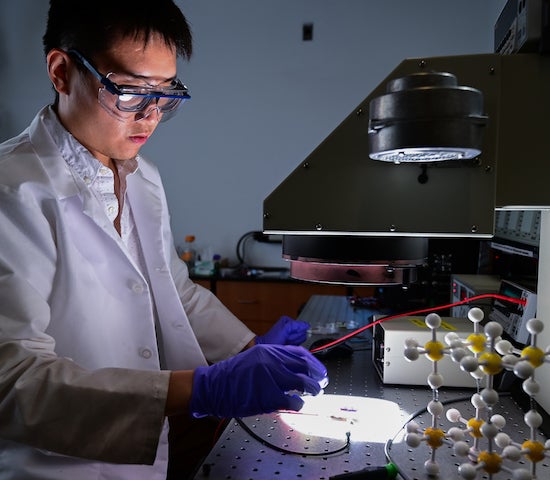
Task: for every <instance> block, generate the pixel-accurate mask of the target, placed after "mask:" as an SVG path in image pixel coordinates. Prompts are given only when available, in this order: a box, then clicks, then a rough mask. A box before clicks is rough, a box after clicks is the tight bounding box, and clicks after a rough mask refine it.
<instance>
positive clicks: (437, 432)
mask: <svg viewBox="0 0 550 480" xmlns="http://www.w3.org/2000/svg"><path fill="white" fill-rule="evenodd" d="M424 435H425V436H426V443H427V444H428V445H429V446H430V447H432V448H439V447H441V445H443V439H444V438H445V432H444V431H443V430H441V429H439V428H427V429H426V430H425V431H424Z"/></svg>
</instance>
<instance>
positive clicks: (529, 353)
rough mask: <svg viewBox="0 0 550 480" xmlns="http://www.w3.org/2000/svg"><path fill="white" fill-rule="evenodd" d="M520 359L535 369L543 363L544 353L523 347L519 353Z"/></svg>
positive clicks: (534, 348)
mask: <svg viewBox="0 0 550 480" xmlns="http://www.w3.org/2000/svg"><path fill="white" fill-rule="evenodd" d="M521 358H525V359H527V360H528V361H529V363H530V364H531V365H533V367H535V368H537V367H540V366H541V365H542V364H543V363H544V352H543V351H542V350H541V349H540V348H537V347H533V346H529V347H525V348H524V349H523V350H522V351H521Z"/></svg>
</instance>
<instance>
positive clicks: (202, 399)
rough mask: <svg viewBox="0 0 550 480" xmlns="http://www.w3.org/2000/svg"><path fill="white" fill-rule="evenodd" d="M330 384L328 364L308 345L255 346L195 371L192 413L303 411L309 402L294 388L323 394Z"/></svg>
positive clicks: (230, 414) (222, 414)
mask: <svg viewBox="0 0 550 480" xmlns="http://www.w3.org/2000/svg"><path fill="white" fill-rule="evenodd" d="M327 383H328V379H327V370H326V368H325V366H324V365H323V364H322V363H321V362H320V361H319V360H317V359H316V358H315V357H314V356H313V355H312V354H311V353H309V352H308V351H307V350H306V349H305V348H303V347H296V346H281V345H255V346H254V347H252V348H250V349H248V350H245V351H244V352H242V353H239V354H238V355H235V356H234V357H231V358H229V359H227V360H223V361H221V362H219V363H216V364H214V365H212V366H210V367H197V368H196V369H195V372H194V375H193V391H192V392H191V402H190V412H191V414H192V415H193V416H194V417H203V416H206V415H214V416H218V417H222V418H227V417H246V416H249V415H257V414H260V413H270V412H274V411H275V410H279V409H288V410H300V409H301V408H302V406H303V404H304V401H303V400H302V399H301V398H300V397H299V396H298V395H296V394H295V393H292V392H295V391H298V392H304V393H310V394H312V395H317V394H318V393H319V392H320V391H321V390H322V388H323V387H325V386H326V385H327ZM289 392H290V393H289Z"/></svg>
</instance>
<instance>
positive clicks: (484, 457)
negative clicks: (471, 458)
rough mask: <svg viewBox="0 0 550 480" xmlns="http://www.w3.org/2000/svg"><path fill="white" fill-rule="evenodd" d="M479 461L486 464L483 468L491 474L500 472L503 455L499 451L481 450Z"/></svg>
mask: <svg viewBox="0 0 550 480" xmlns="http://www.w3.org/2000/svg"><path fill="white" fill-rule="evenodd" d="M477 461H478V462H479V463H483V464H484V467H483V469H484V470H485V471H486V472H487V473H489V474H493V473H498V472H500V466H501V465H502V457H501V456H500V455H499V454H498V453H494V452H493V453H489V452H487V451H483V452H479V455H478V456H477Z"/></svg>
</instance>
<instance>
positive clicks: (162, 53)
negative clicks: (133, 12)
mask: <svg viewBox="0 0 550 480" xmlns="http://www.w3.org/2000/svg"><path fill="white" fill-rule="evenodd" d="M89 60H90V61H93V63H94V66H95V67H96V68H97V70H98V71H100V72H101V73H102V74H104V75H107V74H108V73H111V72H112V74H113V78H116V79H117V83H118V82H123V84H124V85H128V86H147V85H148V86H157V85H160V86H166V85H168V84H169V83H170V81H171V80H173V79H174V78H175V77H176V53H175V50H174V49H173V48H170V47H169V46H167V45H166V44H165V42H164V40H162V39H161V38H159V37H157V36H152V37H151V39H150V41H149V42H148V44H147V46H144V44H143V41H142V40H141V39H139V40H135V39H133V38H125V39H122V40H120V41H118V42H117V43H116V44H115V45H113V47H112V48H111V49H110V50H109V51H107V52H105V53H103V54H102V55H100V56H99V55H98V56H96V57H95V58H94V59H89ZM101 88H102V85H101V83H100V82H99V80H97V79H96V78H95V77H94V76H93V75H92V74H91V73H89V72H85V73H82V72H81V71H77V69H76V65H75V64H74V63H73V68H72V69H71V75H70V77H69V90H68V92H67V94H66V95H65V94H63V95H60V98H59V105H58V115H59V117H60V120H61V122H62V123H63V125H64V126H65V128H67V130H68V131H69V132H71V134H72V135H73V136H74V137H75V138H76V139H77V140H78V141H79V142H80V143H82V145H84V146H85V147H86V148H87V149H88V150H89V151H90V152H91V153H92V154H93V155H94V156H95V157H96V158H97V159H98V160H100V161H101V162H102V163H104V164H105V165H108V164H109V162H110V160H111V159H115V160H126V159H129V158H133V157H134V156H135V155H136V154H137V153H138V152H139V149H140V148H141V146H142V145H144V144H145V142H146V141H147V139H148V138H149V137H150V136H151V134H152V133H153V131H154V130H155V128H156V127H157V125H158V122H159V121H160V118H161V117H160V115H159V113H158V112H157V110H156V109H155V108H154V105H153V106H151V107H150V108H149V109H148V110H146V111H145V112H143V113H145V114H146V115H147V113H148V115H147V116H145V118H142V117H143V113H138V114H134V113H130V114H127V113H123V114H122V118H121V116H120V115H117V114H116V113H120V112H113V111H109V109H108V108H105V106H104V105H101V104H100V103H99V101H98V92H99V90H100V89H101ZM108 95H110V94H108ZM136 120H137V121H136Z"/></svg>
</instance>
